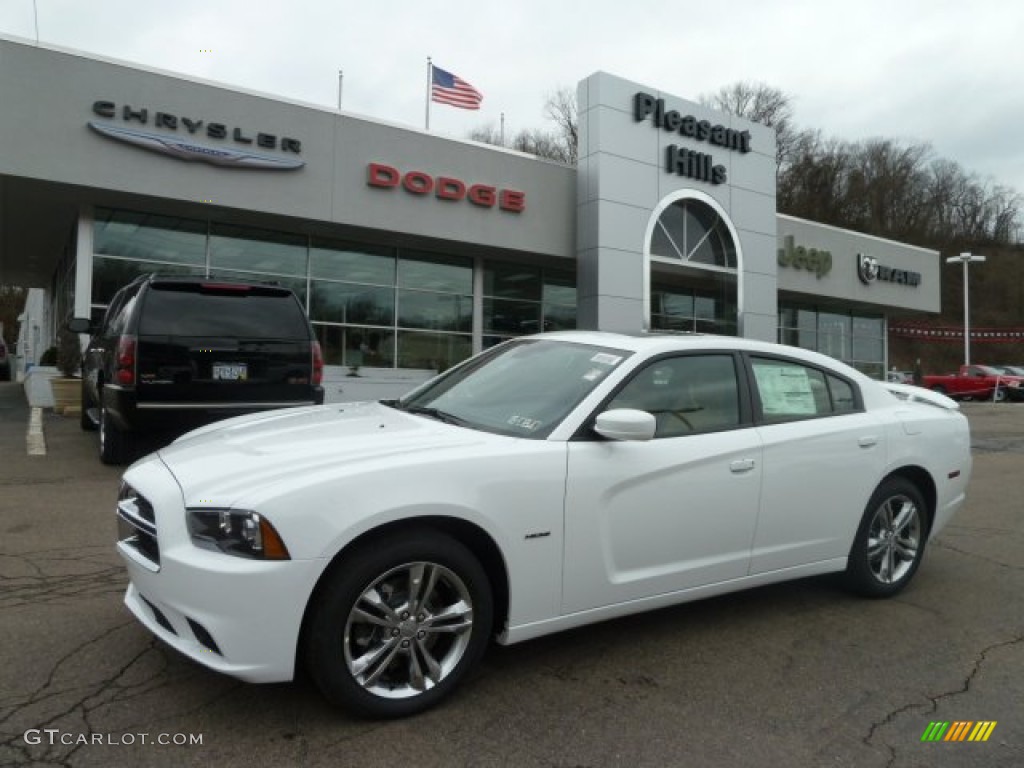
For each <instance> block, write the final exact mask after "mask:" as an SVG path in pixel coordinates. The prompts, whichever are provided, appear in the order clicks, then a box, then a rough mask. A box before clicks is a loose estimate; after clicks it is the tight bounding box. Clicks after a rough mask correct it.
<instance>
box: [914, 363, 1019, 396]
mask: <svg viewBox="0 0 1024 768" xmlns="http://www.w3.org/2000/svg"><path fill="white" fill-rule="evenodd" d="M922 384H923V386H925V387H927V388H928V389H931V390H934V391H935V392H941V393H942V394H944V395H947V396H949V397H952V398H954V399H958V400H959V399H963V400H996V401H1000V400H1006V399H1007V398H1009V399H1011V400H1024V376H1010V375H1007V374H1005V373H1002V372H1000V371H997V370H996V369H995V368H993V367H992V366H990V365H961V366H960V370H959V371H958V372H957V373H948V374H945V375H942V376H935V375H933V376H925V377H924V381H923V382H922Z"/></svg>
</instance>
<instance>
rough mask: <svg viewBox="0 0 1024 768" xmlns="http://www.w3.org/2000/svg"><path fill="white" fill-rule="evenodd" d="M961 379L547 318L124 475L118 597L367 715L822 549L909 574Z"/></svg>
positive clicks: (952, 484)
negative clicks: (398, 385)
mask: <svg viewBox="0 0 1024 768" xmlns="http://www.w3.org/2000/svg"><path fill="white" fill-rule="evenodd" d="M970 470H971V454H970V435H969V432H968V426H967V421H966V419H965V418H964V416H963V415H962V414H961V413H960V412H959V411H958V410H957V405H956V403H954V402H953V401H951V400H949V399H947V398H945V397H942V396H941V395H937V394H935V393H932V392H929V391H927V390H924V389H919V388H916V387H909V386H906V385H899V384H882V383H880V382H876V381H874V380H872V379H869V378H867V377H866V376H864V375H862V374H861V373H859V372H857V371H856V370H854V369H852V368H849V367H847V366H845V365H843V364H841V363H838V362H836V361H835V360H833V359H831V358H828V357H825V356H823V355H819V354H816V353H813V352H808V351H805V350H801V349H796V348H792V347H784V346H778V345H774V344H766V343H760V342H754V341H748V340H743V339H736V338H726V337H714V336H684V337H680V336H655V335H647V336H625V335H615V334H607V333H596V332H571V333H570V332H566V333H553V334H543V335H539V336H533V337H527V338H522V339H517V340H513V341H510V342H506V343H505V344H502V345H500V346H498V347H495V348H493V349H491V350H488V351H486V352H484V353H482V354H480V355H477V356H476V357H474V358H472V359H470V360H468V361H466V362H464V363H462V364H461V365H458V366H456V367H454V368H452V369H451V370H449V371H447V372H446V373H445V374H443V375H441V376H439V377H437V378H435V379H433V380H432V381H430V382H427V383H426V384H424V385H423V386H421V387H420V388H419V389H417V390H416V391H414V392H412V393H410V394H409V395H407V396H406V397H404V398H402V399H400V400H397V401H383V402H368V403H357V404H339V405H326V406H319V407H311V408H304V409H300V410H287V411H276V412H271V413H269V414H268V413H264V414H258V415H253V416H243V417H240V418H235V419H230V420H228V421H224V422H221V423H219V424H215V425H212V426H210V427H206V428H203V429H200V430H197V431H195V432H191V433H189V434H187V435H185V436H184V437H182V438H181V439H179V440H177V441H176V442H174V443H173V444H171V445H170V446H169V447H167V448H165V449H163V450H161V451H159V452H157V453H155V454H152V455H150V456H147V457H146V458H144V459H142V460H140V461H139V462H137V463H136V464H135V465H133V466H132V467H131V468H129V469H128V471H127V472H126V473H125V476H124V482H123V484H122V488H121V492H120V497H119V500H118V505H117V514H118V520H119V543H118V549H119V551H120V553H121V554H122V555H123V557H124V560H125V562H126V563H127V567H128V572H129V575H130V579H131V583H130V585H129V587H128V591H127V594H126V596H125V602H126V604H127V605H128V607H129V608H130V609H131V611H132V612H133V613H134V614H135V616H136V617H138V619H139V621H141V622H142V623H143V624H144V625H145V626H146V627H147V628H148V629H149V630H150V631H152V632H153V633H154V634H156V635H157V636H158V637H160V638H161V639H162V640H164V641H165V642H167V643H168V644H169V645H171V646H173V647H174V648H176V649H177V650H179V651H181V652H182V653H184V654H185V655H186V656H189V657H190V658H192V659H194V660H195V661H198V662H199V663H201V664H205V665H206V666H208V667H211V668H213V669H215V670H219V671H221V672H224V673H227V674H230V675H234V676H236V677H238V678H241V679H243V680H248V681H253V682H270V681H283V680H290V679H292V677H293V674H294V672H295V670H296V667H297V665H299V664H306V665H307V666H308V668H309V670H310V672H311V674H312V676H313V678H314V679H315V680H316V682H317V684H318V686H319V687H320V688H321V689H322V690H323V692H324V693H325V694H326V695H327V697H328V698H329V699H331V700H332V701H335V702H338V703H340V704H342V705H344V706H346V707H348V708H349V709H351V710H352V711H355V712H357V713H361V714H363V715H367V716H371V717H395V716H401V715H408V714H411V713H414V712H418V711H421V710H423V709H425V708H427V707H429V706H431V705H433V704H434V703H436V702H437V701H438V700H440V699H441V698H442V697H444V696H445V695H447V694H448V693H449V692H450V691H451V690H452V689H453V688H454V687H455V686H456V685H458V683H459V681H460V680H461V679H462V678H464V677H465V675H466V672H467V671H468V670H469V669H470V668H471V667H472V666H473V664H474V663H475V662H477V661H478V659H479V658H480V656H481V654H482V653H483V652H484V649H485V647H486V646H487V644H488V643H489V641H490V639H491V638H492V637H496V638H497V640H498V642H500V643H516V642H519V641H521V640H527V639H529V638H532V637H537V636H538V635H544V634H547V633H550V632H556V631H559V630H562V629H567V628H570V627H576V626H579V625H582V624H588V623H591V622H595V621H601V620H605V619H610V618H614V617H617V616H623V615H626V614H630V613H635V612H638V611H645V610H650V609H653V608H659V607H662V606H666V605H670V604H673V603H680V602H685V601H688V600H696V599H699V598H703V597H708V596H711V595H717V594H721V593H724V592H730V591H733V590H739V589H744V588H746V587H753V586H758V585H761V584H767V583H771V582H777V581H782V580H785V579H796V578H801V577H805V576H810V575H813V574H821V573H827V572H831V571H839V572H843V573H844V576H845V579H846V580H847V582H848V583H849V585H850V587H852V588H853V589H854V590H855V591H857V592H859V593H862V594H865V595H869V596H877V597H884V596H888V595H892V594H895V593H896V592H898V591H899V590H901V589H903V588H904V587H905V586H906V585H907V583H908V582H909V581H910V580H911V578H912V577H913V575H914V572H915V571H916V570H917V568H918V566H919V565H920V562H921V557H922V555H923V553H924V549H925V545H926V543H927V542H928V540H929V538H930V537H932V536H934V535H935V534H936V533H937V532H938V531H939V530H941V529H942V527H943V526H944V525H945V524H946V523H947V522H948V521H949V519H950V517H951V516H952V515H953V514H954V513H955V512H956V510H957V509H958V508H959V507H960V506H961V505H962V504H963V502H964V498H965V490H966V488H967V483H968V478H969V475H970Z"/></svg>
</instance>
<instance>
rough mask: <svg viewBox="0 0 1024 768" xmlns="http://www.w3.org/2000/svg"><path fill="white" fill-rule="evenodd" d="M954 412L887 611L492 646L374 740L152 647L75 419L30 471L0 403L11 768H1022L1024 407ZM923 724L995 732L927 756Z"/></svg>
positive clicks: (735, 598) (674, 621) (20, 406)
mask: <svg viewBox="0 0 1024 768" xmlns="http://www.w3.org/2000/svg"><path fill="white" fill-rule="evenodd" d="M964 411H965V412H966V413H967V414H968V417H969V418H970V420H971V424H972V429H973V432H974V446H975V463H974V475H973V478H972V482H971V492H970V499H969V501H968V504H967V506H966V507H965V509H964V510H962V511H961V513H960V514H959V516H958V517H957V518H956V519H954V521H953V523H952V524H951V525H950V526H949V527H948V528H947V529H946V530H945V531H944V532H943V534H942V535H941V536H940V537H939V538H938V539H937V540H935V541H933V542H932V543H931V545H930V551H929V552H928V553H927V554H926V556H925V560H924V563H923V565H922V567H921V569H920V571H919V572H918V574H917V576H916V579H915V581H914V582H913V583H912V584H911V586H910V587H909V588H908V589H907V590H906V591H905V592H904V593H902V594H901V595H900V596H899V597H897V598H895V599H892V600H888V601H868V600H862V599H859V598H854V597H851V596H849V595H847V594H846V593H845V592H844V591H842V590H841V589H840V588H839V587H838V586H837V585H836V583H835V581H834V579H831V578H819V579H809V580H805V581H800V582H795V583H790V584H784V585H778V586H772V587H766V588H762V589H757V590H753V591H750V592H746V593H742V594H738V595H732V596H727V597H722V598H716V599H712V600H707V601H704V602H701V603H694V604H690V605H685V606H679V607H676V608H671V609H667V610H662V611H659V612H656V613H651V614H645V615H642V616H639V617H632V618H627V619H622V620H618V621H614V622H608V623H605V624H601V625H597V626H593V627H589V628H585V629H581V630H577V631H573V632H569V633H565V634H562V635H557V636H553V637H548V638H542V639H540V640H535V641H531V642H527V643H524V644H521V645H518V646H513V647H509V648H501V647H497V646H495V647H492V649H491V650H490V651H489V653H488V655H487V656H486V658H485V661H484V664H483V665H482V668H481V669H480V670H479V672H478V673H477V674H476V675H475V676H474V678H473V679H472V680H471V681H470V682H469V683H468V684H467V685H464V686H463V687H462V688H461V689H460V691H459V692H458V693H457V694H456V695H455V696H454V697H452V698H451V699H450V700H448V702H447V703H446V704H445V705H443V706H442V707H440V708H439V709H436V710H433V711H431V712H428V713H427V714H424V715H421V716H418V717H415V718H412V719H408V720H404V721H398V722H385V723H380V722H367V721H360V720H353V719H351V718H350V717H349V716H347V715H346V714H345V713H343V712H340V711H338V710H335V709H332V708H331V707H330V706H328V705H327V704H326V703H325V701H324V700H323V699H322V698H321V697H320V695H319V694H318V693H317V691H316V690H315V689H314V687H313V686H312V685H311V684H310V683H309V682H308V681H302V680H300V681H299V682H296V683H294V684H288V685H269V686H253V685H247V684H243V683H238V682H236V681H234V680H232V679H229V678H226V677H222V676H220V675H217V674H215V673H213V672H209V671H207V670H205V669H204V668H201V667H199V666H197V665H196V664H194V663H192V662H190V661H188V660H187V659H185V658H183V657H181V656H179V655H177V654H176V653H175V652H173V651H171V650H169V649H168V648H166V647H164V646H162V645H161V644H160V643H159V642H157V641H156V640H154V639H153V638H152V637H151V636H150V635H149V634H148V633H147V632H146V631H145V630H144V629H143V628H142V627H141V626H140V625H138V624H137V623H136V622H135V620H134V619H132V618H131V617H130V615H129V614H128V612H127V610H126V609H125V608H124V607H123V605H122V603H121V599H122V594H123V590H124V587H125V583H126V582H125V576H124V571H123V569H122V568H121V565H120V562H119V558H118V557H117V556H116V554H115V552H114V547H113V542H114V538H115V523H114V515H113V507H114V500H115V497H116V493H117V482H118V477H119V474H120V473H119V471H118V470H116V469H113V468H110V467H105V466H102V465H101V464H100V463H99V461H98V460H97V458H96V456H95V447H94V436H93V435H91V434H85V433H83V432H81V431H80V430H79V427H78V421H77V418H67V419H65V418H63V417H60V416H55V415H53V414H46V415H45V416H44V420H43V427H44V433H45V437H46V444H47V453H46V455H45V456H28V455H26V450H25V430H26V426H27V421H28V412H27V408H26V407H25V405H24V397H23V395H22V393H21V390H20V388H19V387H18V385H16V384H0V766H8V765H11V766H13V765H54V766H58V765H60V766H92V765H96V766H100V765H103V766H109V765H144V766H160V765H168V766H181V765H204V766H207V765H217V766H248V765H251V764H252V763H253V761H257V762H258V763H259V764H264V765H309V766H316V765H325V766H326V765H332V766H350V765H351V766H357V765H358V766H369V767H372V766H385V765H395V764H415V765H417V766H420V767H422V768H426V767H427V766H516V767H518V766H523V767H529V766H550V767H552V768H556V767H557V768H570V767H577V768H584V767H595V768H596V767H598V766H630V767H631V768H637V767H638V766H683V765H685V766H719V765H721V766H758V767H762V766H857V767H858V768H872V767H874V766H878V767H879V768H881V767H882V766H895V767H897V768H910V767H911V766H914V767H918V766H920V767H921V768H924V767H925V766H927V767H929V768H932V767H938V766H1007V767H1009V766H1021V765H1024V710H1022V707H1021V702H1024V404H988V403H984V404H980V403H970V404H965V405H964ZM823 503H827V500H823ZM270 618H271V619H272V617H270ZM935 721H949V722H955V721H973V722H978V721H995V722H996V723H997V725H996V726H995V728H994V730H993V731H992V734H991V736H990V738H989V740H988V741H987V742H984V743H972V742H937V743H933V742H922V740H921V739H922V735H923V733H924V732H925V730H926V729H927V728H928V726H929V724H930V723H931V722H935ZM157 741H166V742H171V743H168V744H159V743H153V742H157ZM183 741H184V742H185V743H180V742H183ZM197 741H198V742H200V743H196V742H197ZM176 742H177V743H176Z"/></svg>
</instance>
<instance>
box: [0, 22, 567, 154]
mask: <svg viewBox="0 0 1024 768" xmlns="http://www.w3.org/2000/svg"><path fill="white" fill-rule="evenodd" d="M0 42H7V43H14V44H15V45H24V46H26V47H28V48H38V49H41V50H45V51H50V52H52V53H59V54H62V55H65V56H76V57H78V58H82V59H88V60H90V61H97V62H100V63H103V64H110V65H112V66H116V67H124V68H126V69H133V70H136V71H138V72H146V73H148V74H151V75H159V76H160V77H169V78H173V79H175V80H181V81H183V82H186V83H191V84H193V85H204V86H206V87H209V88H219V89H221V90H225V91H230V92H231V93H238V94H242V95H245V96H253V97H255V98H258V99H267V100H268V101H273V102H277V103H279V104H288V105H291V106H294V107H301V108H303V109H311V110H315V111H317V112H322V113H324V114H325V115H334V116H338V117H346V118H350V119H352V120H362V121H364V122H368V123H373V124H374V125H381V126H385V127H388V128H395V129H398V130H402V131H411V132H413V133H419V134H422V135H424V136H430V137H432V138H435V139H440V140H443V141H453V142H456V143H459V144H465V145H468V146H473V147H480V148H483V149H489V150H492V151H494V152H503V153H505V154H509V155H514V156H517V157H522V158H524V159H528V160H536V161H538V162H541V163H546V164H548V165H555V166H559V167H564V168H573V166H571V165H566V164H565V163H560V162H558V161H556V160H549V159H547V158H543V157H538V156H537V155H531V154H529V153H528V152H520V151H519V150H517V149H511V148H509V147H500V146H497V145H495V144H488V143H486V142H482V141H475V140H473V139H467V138H460V137H457V136H446V135H443V134H439V133H431V132H430V131H427V130H424V129H422V128H417V127H416V126H415V125H411V124H409V123H399V122H395V121H391V120H383V119H380V118H377V117H371V116H370V115H365V114H363V113H360V112H350V111H348V110H345V109H337V108H335V107H329V106H325V105H323V104H314V103H313V102H309V101H302V100H300V99H293V98H289V97H287V96H281V95H279V94H274V93H268V92H266V91H259V90H256V89H255V88H247V87H245V86H239V85H233V84H231V83H226V82H223V81H220V80H210V79H207V78H203V77H198V76H195V75H187V74H184V73H182V72H175V71H173V70H169V69H162V68H160V67H152V66H149V65H147V64H139V63H137V62H134V61H127V60H125V59H117V58H114V57H112V56H104V55H102V54H97V53H92V52H91V51H83V50H80V49H77V48H69V47H66V46H62V45H54V44H53V43H46V42H36V41H35V40H32V39H29V38H24V37H19V36H17V35H11V34H8V33H5V32H0ZM573 170H575V168H573Z"/></svg>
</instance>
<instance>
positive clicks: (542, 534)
mask: <svg viewBox="0 0 1024 768" xmlns="http://www.w3.org/2000/svg"><path fill="white" fill-rule="evenodd" d="M550 535H551V531H540V532H538V533H528V534H526V538H527V539H543V538H544V537H545V536H550Z"/></svg>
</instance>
